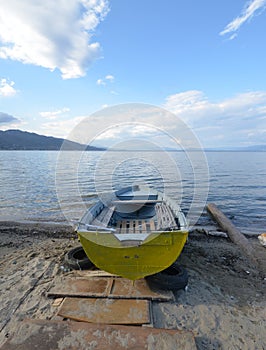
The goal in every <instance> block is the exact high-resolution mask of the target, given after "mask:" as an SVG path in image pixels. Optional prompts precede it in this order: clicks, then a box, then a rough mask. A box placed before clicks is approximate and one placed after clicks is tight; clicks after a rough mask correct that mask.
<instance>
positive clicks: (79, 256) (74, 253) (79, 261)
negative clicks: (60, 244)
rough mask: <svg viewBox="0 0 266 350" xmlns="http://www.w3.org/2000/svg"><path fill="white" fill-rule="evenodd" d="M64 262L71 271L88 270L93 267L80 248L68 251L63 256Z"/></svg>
mask: <svg viewBox="0 0 266 350" xmlns="http://www.w3.org/2000/svg"><path fill="white" fill-rule="evenodd" d="M64 262H65V265H67V266H68V267H69V268H71V269H72V270H89V269H91V268H92V267H94V264H93V263H92V262H91V261H90V259H89V258H88V257H87V255H86V253H85V251H84V249H83V248H82V247H76V248H72V249H70V251H69V252H68V253H66V255H65V258H64Z"/></svg>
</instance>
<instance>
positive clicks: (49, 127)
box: [32, 117, 84, 138]
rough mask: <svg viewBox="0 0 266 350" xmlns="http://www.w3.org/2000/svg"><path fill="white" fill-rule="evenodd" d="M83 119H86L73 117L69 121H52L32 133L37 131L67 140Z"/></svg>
mask: <svg viewBox="0 0 266 350" xmlns="http://www.w3.org/2000/svg"><path fill="white" fill-rule="evenodd" d="M83 119H84V117H73V118H71V119H67V120H50V121H48V122H44V123H42V124H41V126H40V127H39V128H38V130H37V131H36V130H32V131H35V132H37V133H39V134H42V135H47V136H50V135H53V136H54V137H62V138H65V137H66V136H67V135H68V134H69V133H70V132H71V131H72V129H73V128H74V127H75V126H76V125H77V124H79V123H80V122H81V121H82V120H83Z"/></svg>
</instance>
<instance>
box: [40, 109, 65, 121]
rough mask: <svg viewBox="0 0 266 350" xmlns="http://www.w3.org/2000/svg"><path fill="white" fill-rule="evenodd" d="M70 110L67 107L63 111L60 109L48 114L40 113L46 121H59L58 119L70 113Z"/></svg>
mask: <svg viewBox="0 0 266 350" xmlns="http://www.w3.org/2000/svg"><path fill="white" fill-rule="evenodd" d="M69 111H70V109H69V108H67V107H64V108H62V109H58V110H56V111H48V112H40V113H39V114H40V116H42V117H43V118H46V119H50V120H53V119H57V118H58V117H60V116H62V115H63V114H65V113H66V112H69Z"/></svg>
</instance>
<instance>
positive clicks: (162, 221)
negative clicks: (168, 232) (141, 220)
mask: <svg viewBox="0 0 266 350" xmlns="http://www.w3.org/2000/svg"><path fill="white" fill-rule="evenodd" d="M155 211H156V215H157V220H158V227H157V229H164V228H166V227H176V222H175V218H174V215H173V213H172V211H171V208H170V207H169V206H168V205H167V204H165V203H160V204H156V205H155Z"/></svg>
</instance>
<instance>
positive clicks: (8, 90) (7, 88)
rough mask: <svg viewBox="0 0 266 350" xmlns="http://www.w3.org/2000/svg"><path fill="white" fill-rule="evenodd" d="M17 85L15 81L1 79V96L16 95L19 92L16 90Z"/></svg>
mask: <svg viewBox="0 0 266 350" xmlns="http://www.w3.org/2000/svg"><path fill="white" fill-rule="evenodd" d="M14 85H15V83H14V82H13V81H10V82H9V81H8V80H7V79H4V78H2V79H0V96H3V97H11V96H14V95H16V93H17V91H16V89H15V88H14Z"/></svg>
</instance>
